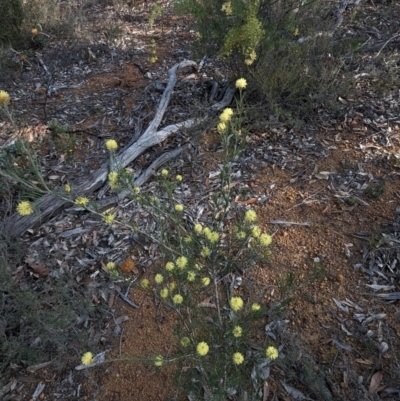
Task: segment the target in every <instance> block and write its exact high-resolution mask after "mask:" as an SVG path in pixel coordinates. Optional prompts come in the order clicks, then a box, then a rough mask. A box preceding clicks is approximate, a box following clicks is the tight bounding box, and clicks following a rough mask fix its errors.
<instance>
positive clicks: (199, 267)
mask: <svg viewBox="0 0 400 401" xmlns="http://www.w3.org/2000/svg"><path fill="white" fill-rule="evenodd" d="M194 268H195V269H196V270H201V269H202V268H203V266H202V265H200V264H198V263H195V264H194Z"/></svg>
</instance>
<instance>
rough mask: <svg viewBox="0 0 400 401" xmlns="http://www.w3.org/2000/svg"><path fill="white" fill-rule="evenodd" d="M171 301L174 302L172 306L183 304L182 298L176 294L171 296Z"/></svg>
mask: <svg viewBox="0 0 400 401" xmlns="http://www.w3.org/2000/svg"><path fill="white" fill-rule="evenodd" d="M172 300H173V301H174V304H176V305H179V304H181V303H182V302H183V296H182V295H181V294H176V295H174V296H173V298H172Z"/></svg>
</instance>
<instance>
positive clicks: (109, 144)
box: [106, 139, 118, 152]
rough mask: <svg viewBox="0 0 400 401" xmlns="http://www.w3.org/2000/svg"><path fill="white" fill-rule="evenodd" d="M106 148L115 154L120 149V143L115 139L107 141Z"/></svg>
mask: <svg viewBox="0 0 400 401" xmlns="http://www.w3.org/2000/svg"><path fill="white" fill-rule="evenodd" d="M106 148H107V150H108V151H109V152H114V151H116V150H117V149H118V143H117V141H116V140H115V139H109V140H108V141H106Z"/></svg>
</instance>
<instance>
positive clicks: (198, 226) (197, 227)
mask: <svg viewBox="0 0 400 401" xmlns="http://www.w3.org/2000/svg"><path fill="white" fill-rule="evenodd" d="M202 231H203V226H202V225H201V224H200V223H197V224H195V226H194V232H195V233H197V234H201V232H202Z"/></svg>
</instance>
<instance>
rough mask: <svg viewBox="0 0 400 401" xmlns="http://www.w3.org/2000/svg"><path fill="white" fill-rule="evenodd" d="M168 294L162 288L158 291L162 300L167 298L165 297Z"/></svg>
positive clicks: (166, 289) (166, 290)
mask: <svg viewBox="0 0 400 401" xmlns="http://www.w3.org/2000/svg"><path fill="white" fill-rule="evenodd" d="M168 294H169V291H168V288H163V289H162V290H161V291H160V297H161V298H162V299H165V298H167V297H168Z"/></svg>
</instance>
